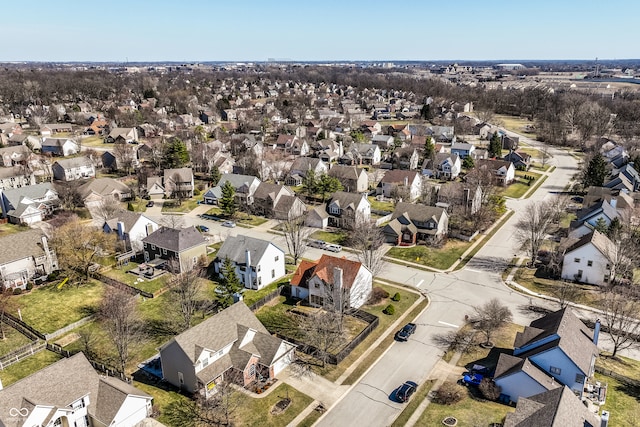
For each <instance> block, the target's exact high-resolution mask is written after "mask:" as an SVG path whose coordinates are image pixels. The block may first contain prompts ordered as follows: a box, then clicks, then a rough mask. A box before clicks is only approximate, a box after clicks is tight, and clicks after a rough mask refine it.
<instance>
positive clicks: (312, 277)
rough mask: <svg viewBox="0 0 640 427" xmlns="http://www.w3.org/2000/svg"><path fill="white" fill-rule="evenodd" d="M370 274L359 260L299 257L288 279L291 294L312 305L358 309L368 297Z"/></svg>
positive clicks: (330, 257)
mask: <svg viewBox="0 0 640 427" xmlns="http://www.w3.org/2000/svg"><path fill="white" fill-rule="evenodd" d="M372 283H373V276H372V274H371V271H369V270H368V269H367V268H366V267H365V266H364V265H362V263H360V262H358V261H353V260H350V259H347V258H342V257H340V258H339V257H333V256H329V255H324V254H323V255H322V257H320V259H319V260H317V261H308V260H303V261H302V262H301V263H300V265H299V266H298V269H297V270H296V272H295V273H294V275H293V278H292V279H291V296H293V297H294V298H299V299H304V300H306V301H308V302H309V305H311V306H313V307H326V306H329V307H335V308H337V309H345V308H359V307H362V305H363V304H364V303H365V302H366V301H367V300H368V299H369V296H370V294H371V290H372Z"/></svg>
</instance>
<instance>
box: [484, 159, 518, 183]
mask: <svg viewBox="0 0 640 427" xmlns="http://www.w3.org/2000/svg"><path fill="white" fill-rule="evenodd" d="M475 167H476V168H478V169H486V170H489V171H491V173H492V174H493V176H494V178H495V180H496V182H497V183H498V184H499V185H509V184H511V183H512V182H513V180H514V179H515V177H516V169H515V168H514V167H513V163H511V162H508V161H506V160H493V159H479V160H476V164H475Z"/></svg>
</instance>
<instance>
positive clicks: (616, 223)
mask: <svg viewBox="0 0 640 427" xmlns="http://www.w3.org/2000/svg"><path fill="white" fill-rule="evenodd" d="M621 232H622V223H621V222H620V218H618V217H615V218H613V219H612V220H611V224H609V227H607V236H608V237H609V238H610V239H614V238H617V237H619V236H620V233H621Z"/></svg>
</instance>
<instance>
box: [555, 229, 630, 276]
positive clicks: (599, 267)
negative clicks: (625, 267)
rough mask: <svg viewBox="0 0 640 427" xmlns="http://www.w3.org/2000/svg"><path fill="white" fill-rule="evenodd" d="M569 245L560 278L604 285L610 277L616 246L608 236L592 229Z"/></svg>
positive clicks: (615, 256)
mask: <svg viewBox="0 0 640 427" xmlns="http://www.w3.org/2000/svg"><path fill="white" fill-rule="evenodd" d="M573 241H574V243H573V244H572V245H571V246H569V247H568V248H567V249H566V251H565V253H564V258H563V261H562V278H563V279H567V280H576V281H578V282H581V283H588V284H591V285H605V284H606V283H608V282H609V279H610V278H611V275H612V273H613V272H612V271H611V261H610V260H612V259H613V260H615V259H617V258H618V257H617V248H616V246H615V245H614V244H613V243H612V242H611V240H609V238H608V237H607V236H606V235H605V234H603V233H600V232H599V231H598V230H593V231H592V232H590V233H589V234H585V235H584V236H582V237H581V238H580V240H578V241H575V240H573Z"/></svg>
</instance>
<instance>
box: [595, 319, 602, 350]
mask: <svg viewBox="0 0 640 427" xmlns="http://www.w3.org/2000/svg"><path fill="white" fill-rule="evenodd" d="M600 326H601V324H600V319H598V320H596V323H595V325H594V326H593V343H594V344H595V345H598V337H599V336H600Z"/></svg>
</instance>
